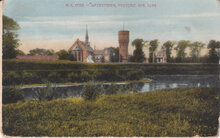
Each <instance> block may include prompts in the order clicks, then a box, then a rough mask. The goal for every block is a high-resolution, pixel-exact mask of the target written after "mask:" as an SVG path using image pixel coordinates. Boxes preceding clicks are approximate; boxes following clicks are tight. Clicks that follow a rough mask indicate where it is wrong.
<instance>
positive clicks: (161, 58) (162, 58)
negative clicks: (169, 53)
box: [155, 50, 167, 63]
mask: <svg viewBox="0 0 220 138" xmlns="http://www.w3.org/2000/svg"><path fill="white" fill-rule="evenodd" d="M155 60H156V63H167V58H166V53H165V52H164V51H163V50H161V51H159V52H157V53H156V54H155Z"/></svg>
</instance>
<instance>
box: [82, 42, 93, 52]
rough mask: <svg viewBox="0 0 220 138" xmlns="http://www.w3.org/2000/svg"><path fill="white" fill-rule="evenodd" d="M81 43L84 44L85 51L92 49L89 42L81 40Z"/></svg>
mask: <svg viewBox="0 0 220 138" xmlns="http://www.w3.org/2000/svg"><path fill="white" fill-rule="evenodd" d="M80 42H81V44H82V45H83V46H84V48H85V49H86V50H87V51H90V52H93V51H94V50H93V49H92V47H91V46H90V44H89V43H85V42H83V41H80Z"/></svg>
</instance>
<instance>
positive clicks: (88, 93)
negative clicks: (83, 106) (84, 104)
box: [82, 82, 102, 101]
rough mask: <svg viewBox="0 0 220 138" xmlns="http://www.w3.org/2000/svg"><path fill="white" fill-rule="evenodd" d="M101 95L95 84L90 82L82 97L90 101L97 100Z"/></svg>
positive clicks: (85, 87)
mask: <svg viewBox="0 0 220 138" xmlns="http://www.w3.org/2000/svg"><path fill="white" fill-rule="evenodd" d="M101 94H102V93H101V91H100V90H99V89H98V88H97V86H96V84H95V83H94V82H88V84H87V85H86V86H84V88H83V90H82V97H83V98H84V99H85V100H89V101H94V100H96V99H97V98H98V97H99V96H100V95H101Z"/></svg>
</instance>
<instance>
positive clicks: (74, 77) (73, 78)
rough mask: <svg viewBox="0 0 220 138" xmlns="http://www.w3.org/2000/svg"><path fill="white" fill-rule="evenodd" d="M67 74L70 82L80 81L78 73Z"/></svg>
mask: <svg viewBox="0 0 220 138" xmlns="http://www.w3.org/2000/svg"><path fill="white" fill-rule="evenodd" d="M67 76H68V81H70V82H78V81H79V76H78V74H77V73H74V72H71V73H69V74H68V75H67Z"/></svg>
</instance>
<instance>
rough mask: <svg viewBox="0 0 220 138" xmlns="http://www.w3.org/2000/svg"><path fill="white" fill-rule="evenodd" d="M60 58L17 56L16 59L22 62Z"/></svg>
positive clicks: (56, 57) (56, 58)
mask: <svg viewBox="0 0 220 138" xmlns="http://www.w3.org/2000/svg"><path fill="white" fill-rule="evenodd" d="M58 58H59V57H58V56H16V59H22V60H58Z"/></svg>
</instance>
